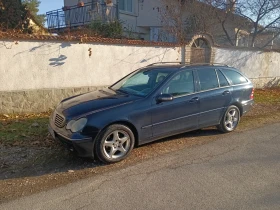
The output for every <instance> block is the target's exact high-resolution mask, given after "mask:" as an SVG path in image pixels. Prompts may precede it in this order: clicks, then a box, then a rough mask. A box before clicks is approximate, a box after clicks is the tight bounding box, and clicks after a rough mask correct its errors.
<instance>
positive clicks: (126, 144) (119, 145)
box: [94, 124, 135, 163]
mask: <svg viewBox="0 0 280 210" xmlns="http://www.w3.org/2000/svg"><path fill="white" fill-rule="evenodd" d="M134 142H135V138H134V134H133V132H132V131H131V130H130V129H129V128H128V127H127V126H125V125H121V124H114V125H110V126H109V127H107V128H106V129H105V130H104V131H103V132H102V133H101V135H100V137H99V138H98V139H97V140H96V142H95V147H94V148H95V154H96V156H97V157H98V159H99V160H101V161H102V162H104V163H115V162H119V161H121V160H123V159H125V158H126V157H127V156H128V155H129V154H130V152H131V150H132V149H133V147H134Z"/></svg>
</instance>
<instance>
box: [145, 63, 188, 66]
mask: <svg viewBox="0 0 280 210" xmlns="http://www.w3.org/2000/svg"><path fill="white" fill-rule="evenodd" d="M169 63H170V64H181V65H183V63H182V62H157V63H152V64H149V65H148V66H154V65H160V64H169Z"/></svg>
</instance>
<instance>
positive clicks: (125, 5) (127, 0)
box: [119, 0, 133, 12]
mask: <svg viewBox="0 0 280 210" xmlns="http://www.w3.org/2000/svg"><path fill="white" fill-rule="evenodd" d="M119 9H120V10H123V11H126V12H133V6H132V0H119Z"/></svg>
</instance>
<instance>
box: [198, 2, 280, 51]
mask: <svg viewBox="0 0 280 210" xmlns="http://www.w3.org/2000/svg"><path fill="white" fill-rule="evenodd" d="M201 1H202V2H204V3H206V4H208V5H211V6H213V7H215V8H218V9H220V10H224V11H225V12H224V14H222V13H216V17H217V18H218V19H219V20H221V24H222V27H223V29H224V32H225V34H226V35H227V33H228V30H227V29H226V28H225V27H224V24H225V23H226V22H227V21H228V17H230V16H232V15H233V16H234V17H236V18H238V17H242V18H243V21H242V19H240V21H239V23H240V25H239V27H238V28H237V31H240V30H241V29H242V27H243V28H244V25H246V28H247V30H248V32H249V33H250V40H249V46H251V47H254V46H255V45H256V44H257V43H258V41H259V40H260V39H262V38H261V37H264V36H266V39H264V40H263V41H262V42H261V43H258V45H259V47H261V48H265V47H267V46H268V45H269V44H270V43H271V42H272V41H273V40H274V39H276V38H277V37H278V36H279V35H280V0H201ZM242 22H243V23H244V24H243V25H242ZM228 40H229V41H230V37H228ZM230 42H231V41H230ZM231 44H233V43H231Z"/></svg>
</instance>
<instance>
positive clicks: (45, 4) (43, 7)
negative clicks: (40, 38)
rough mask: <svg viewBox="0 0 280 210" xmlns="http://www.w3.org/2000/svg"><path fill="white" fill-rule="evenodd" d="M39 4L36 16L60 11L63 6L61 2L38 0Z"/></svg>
mask: <svg viewBox="0 0 280 210" xmlns="http://www.w3.org/2000/svg"><path fill="white" fill-rule="evenodd" d="M40 1H41V4H40V7H39V12H38V14H46V12H49V11H52V10H57V9H61V8H62V7H63V6H64V5H63V4H64V1H63V0H40Z"/></svg>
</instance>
